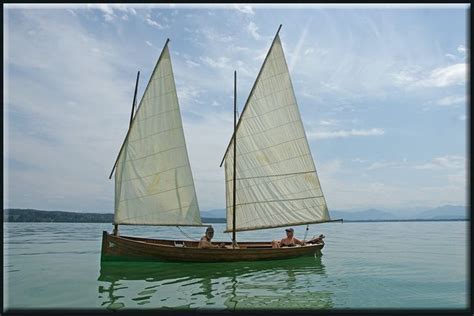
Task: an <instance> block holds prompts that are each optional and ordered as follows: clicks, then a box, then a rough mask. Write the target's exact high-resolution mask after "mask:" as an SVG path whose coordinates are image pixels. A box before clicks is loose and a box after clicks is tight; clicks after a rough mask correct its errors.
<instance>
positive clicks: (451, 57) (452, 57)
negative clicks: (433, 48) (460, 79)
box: [444, 53, 458, 61]
mask: <svg viewBox="0 0 474 316" xmlns="http://www.w3.org/2000/svg"><path fill="white" fill-rule="evenodd" d="M444 56H446V57H448V58H449V59H451V60H454V61H456V60H457V59H458V57H457V56H455V55H453V54H449V53H448V54H445V55H444Z"/></svg>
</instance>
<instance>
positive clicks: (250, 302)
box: [98, 257, 333, 310]
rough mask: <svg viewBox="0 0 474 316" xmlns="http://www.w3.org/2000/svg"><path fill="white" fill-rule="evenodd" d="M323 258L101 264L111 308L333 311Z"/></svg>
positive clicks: (102, 290) (103, 295) (102, 291)
mask: <svg viewBox="0 0 474 316" xmlns="http://www.w3.org/2000/svg"><path fill="white" fill-rule="evenodd" d="M325 278H327V276H326V271H325V266H324V264H323V263H322V258H321V257H319V258H313V257H302V258H297V259H290V260H275V261H260V262H235V263H165V262H153V263H152V262H106V261H104V262H101V269H100V276H99V279H98V280H99V281H101V282H100V285H99V299H100V300H101V302H102V306H104V307H106V308H108V309H122V308H191V309H194V308H204V309H230V310H234V309H247V308H249V309H260V308H263V309H265V308H270V309H274V308H278V309H285V308H288V309H300V308H301V309H318V308H324V309H325V308H332V307H333V304H332V301H331V295H332V293H331V292H330V291H328V290H327V288H326V289H325V283H326V280H325Z"/></svg>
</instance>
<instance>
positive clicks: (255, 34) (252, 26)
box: [247, 21, 261, 40]
mask: <svg viewBox="0 0 474 316" xmlns="http://www.w3.org/2000/svg"><path fill="white" fill-rule="evenodd" d="M247 31H248V32H249V33H250V34H251V35H252V36H253V38H255V39H256V40H259V39H260V38H261V36H260V34H258V32H257V31H258V27H257V25H255V23H253V22H252V21H250V23H249V24H248V25H247Z"/></svg>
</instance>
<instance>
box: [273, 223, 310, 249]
mask: <svg viewBox="0 0 474 316" xmlns="http://www.w3.org/2000/svg"><path fill="white" fill-rule="evenodd" d="M285 231H286V238H283V239H282V240H280V241H277V240H273V241H272V248H280V247H294V246H296V245H301V246H303V245H304V244H305V242H304V241H301V240H299V239H297V238H295V237H294V233H295V230H294V229H293V228H287V229H285Z"/></svg>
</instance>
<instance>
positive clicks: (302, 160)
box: [224, 33, 330, 232]
mask: <svg viewBox="0 0 474 316" xmlns="http://www.w3.org/2000/svg"><path fill="white" fill-rule="evenodd" d="M235 134H236V135H234V136H235V137H236V139H237V141H236V143H237V157H236V162H237V163H236V224H235V231H244V230H255V229H261V228H272V227H281V226H288V225H301V224H307V223H317V222H326V221H329V220H330V217H329V212H328V209H327V206H326V200H325V198H324V194H323V192H322V190H321V185H320V183H319V179H318V175H317V172H316V167H315V165H314V161H313V158H312V156H311V151H310V148H309V145H308V140H307V139H306V134H305V131H304V127H303V123H302V121H301V116H300V112H299V110H298V105H297V102H296V98H295V94H294V91H293V86H292V83H291V79H290V74H289V71H288V66H287V64H286V61H285V56H284V54H283V49H282V45H281V42H280V37H279V36H278V33H277V35H276V36H275V39H274V40H273V43H272V46H271V47H270V50H269V52H268V54H267V57H266V58H265V61H264V63H263V65H262V68H261V70H260V73H259V75H258V77H257V79H256V81H255V83H254V87H253V88H252V91H251V92H250V95H249V98H248V99H247V102H246V104H245V107H244V109H243V111H242V115H241V117H240V119H239V123H238V125H237V130H236V133H235ZM233 140H234V137H232V139H231V142H230V144H229V146H228V148H227V151H226V153H225V156H224V162H225V178H226V204H227V229H226V232H229V231H232V227H233V222H232V215H233V212H234V210H233V207H232V204H233V200H232V193H233V178H234V174H233V163H234V161H233V158H234V157H233V152H234V141H233Z"/></svg>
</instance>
